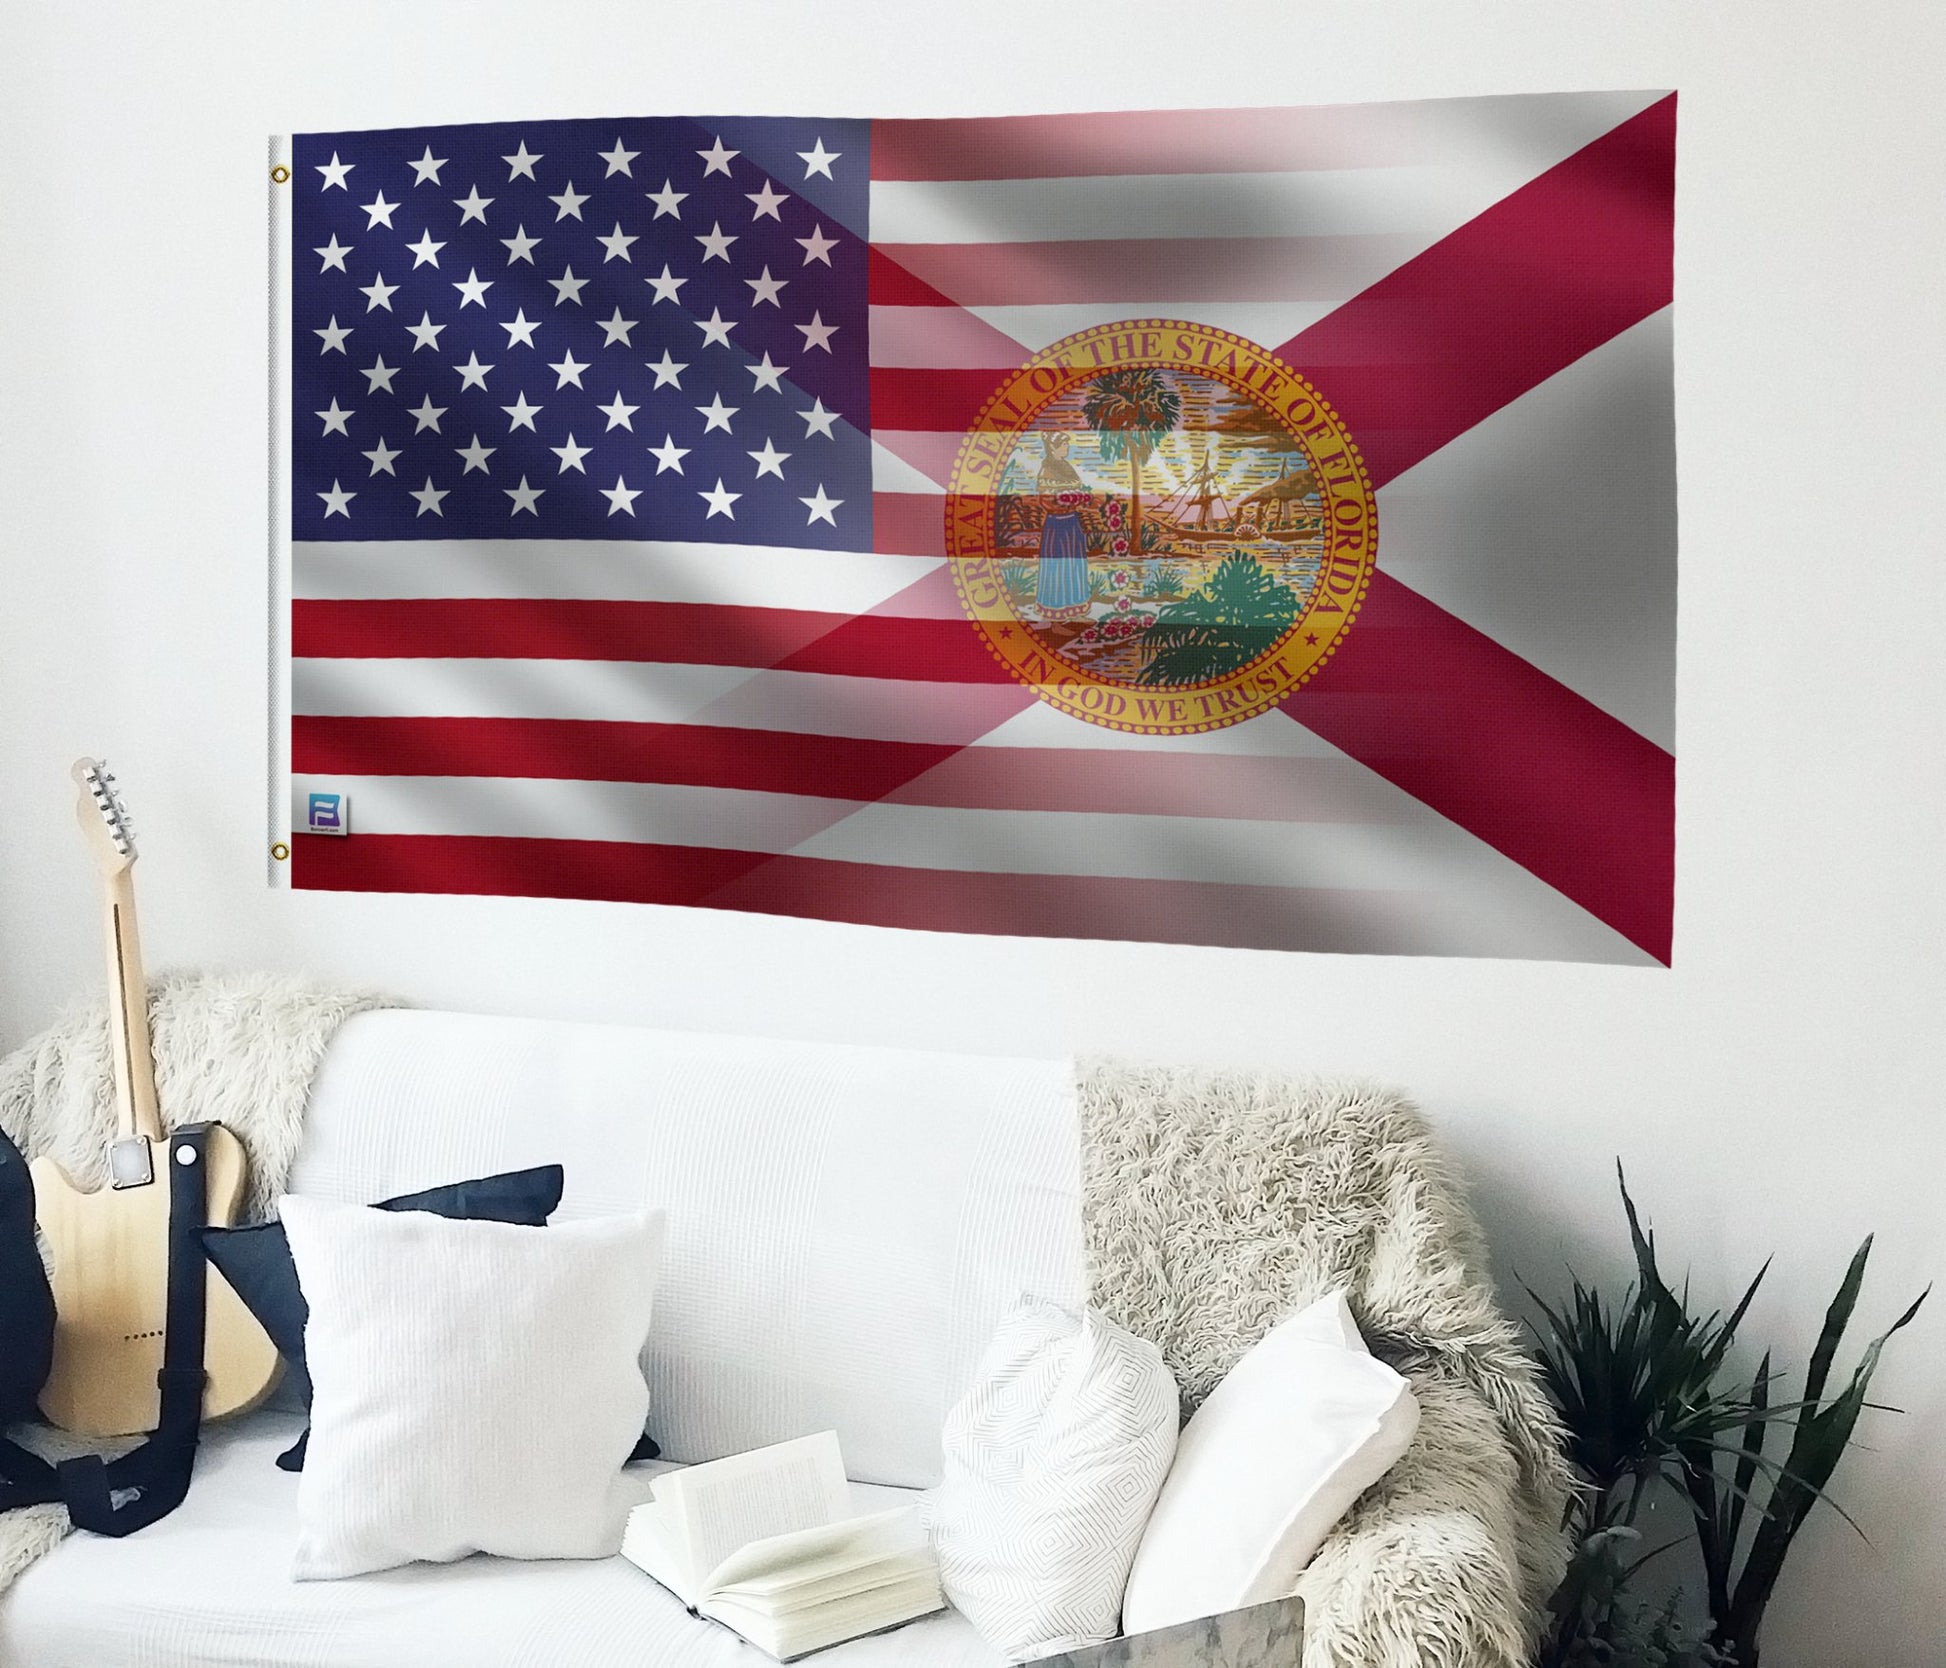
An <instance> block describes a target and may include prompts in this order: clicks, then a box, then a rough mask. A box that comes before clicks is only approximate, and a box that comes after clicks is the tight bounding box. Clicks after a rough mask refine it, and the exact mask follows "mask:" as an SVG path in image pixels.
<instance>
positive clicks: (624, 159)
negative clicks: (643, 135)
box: [595, 133, 642, 179]
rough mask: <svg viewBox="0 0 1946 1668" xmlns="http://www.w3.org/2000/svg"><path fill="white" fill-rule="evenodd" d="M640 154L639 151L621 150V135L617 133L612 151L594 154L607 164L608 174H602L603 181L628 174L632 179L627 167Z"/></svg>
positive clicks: (632, 176)
mask: <svg viewBox="0 0 1946 1668" xmlns="http://www.w3.org/2000/svg"><path fill="white" fill-rule="evenodd" d="M641 154H642V153H641V152H640V151H625V150H623V149H622V138H621V135H620V134H619V133H618V134H616V136H615V148H614V149H613V150H612V151H596V152H595V155H596V156H598V157H600V158H601V159H602V161H603V162H605V163H607V164H608V172H607V173H606V174H603V175H602V176H601V177H602V178H603V179H608V178H610V177H611V176H613V175H615V174H629V177H630V178H631V179H633V178H634V175H633V174H632V173H630V171H629V166H628V165H629V164H630V163H631V162H633V161H634V160H635V159H636V158H637V157H638V156H640V155H641Z"/></svg>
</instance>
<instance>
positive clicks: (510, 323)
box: [500, 307, 541, 347]
mask: <svg viewBox="0 0 1946 1668" xmlns="http://www.w3.org/2000/svg"><path fill="white" fill-rule="evenodd" d="M540 327H541V323H540V320H539V319H530V318H529V317H528V316H527V309H526V308H525V307H523V308H521V309H520V311H519V312H517V313H515V314H514V316H513V317H512V318H510V319H503V320H502V321H501V323H500V328H501V329H502V330H504V331H506V333H507V346H508V347H513V346H514V345H515V344H516V343H517V344H518V345H520V346H521V347H532V346H533V345H534V332H535V331H536V330H538V329H540Z"/></svg>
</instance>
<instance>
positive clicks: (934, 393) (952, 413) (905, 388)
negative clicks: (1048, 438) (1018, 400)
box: [871, 348, 1031, 434]
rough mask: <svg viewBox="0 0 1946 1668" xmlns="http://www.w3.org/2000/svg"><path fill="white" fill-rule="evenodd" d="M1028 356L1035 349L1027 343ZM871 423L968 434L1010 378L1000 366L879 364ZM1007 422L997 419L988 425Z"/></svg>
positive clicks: (885, 427) (875, 427)
mask: <svg viewBox="0 0 1946 1668" xmlns="http://www.w3.org/2000/svg"><path fill="white" fill-rule="evenodd" d="M1020 357H1021V359H1022V361H1023V362H1024V361H1025V360H1027V359H1028V358H1030V357H1031V355H1029V354H1028V352H1027V350H1026V349H1025V348H1023V349H1021V354H1020ZM871 376H872V429H873V432H874V433H877V432H879V431H881V430H891V431H897V430H900V429H906V430H922V429H931V430H933V431H935V432H940V431H944V432H949V433H954V434H965V433H967V432H969V431H970V430H972V429H974V428H976V427H978V426H979V418H980V410H981V408H982V407H983V406H984V405H985V404H986V403H987V401H988V400H990V399H991V398H992V397H993V394H994V391H995V390H996V389H997V388H998V387H999V386H1000V384H1001V382H1002V381H1004V380H1005V378H1004V374H1003V373H1000V372H995V371H961V370H949V369H945V368H940V369H934V368H932V367H930V366H928V367H926V368H924V369H915V368H912V367H909V366H884V365H874V366H873V367H872V371H871ZM1005 426H1008V425H1005V424H1002V423H1000V422H997V421H996V422H994V423H992V424H990V425H989V427H993V428H1000V427H1005Z"/></svg>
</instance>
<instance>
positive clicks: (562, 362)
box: [547, 352, 588, 388]
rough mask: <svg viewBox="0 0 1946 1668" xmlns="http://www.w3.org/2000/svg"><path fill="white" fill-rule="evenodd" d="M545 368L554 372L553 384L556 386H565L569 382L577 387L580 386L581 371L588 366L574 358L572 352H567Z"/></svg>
mask: <svg viewBox="0 0 1946 1668" xmlns="http://www.w3.org/2000/svg"><path fill="white" fill-rule="evenodd" d="M547 368H548V369H549V370H550V371H552V372H553V373H554V377H555V382H554V386H555V387H556V388H565V387H567V385H568V384H569V383H570V382H571V383H573V384H574V385H575V387H577V388H579V387H580V386H581V373H582V372H583V371H585V370H586V369H587V368H588V366H587V363H586V362H585V361H583V360H580V359H577V358H575V356H574V354H573V353H572V352H569V353H567V354H564V355H563V356H562V357H561V358H559V359H557V360H556V361H555V362H554V363H553V364H552V365H549V366H548V367H547Z"/></svg>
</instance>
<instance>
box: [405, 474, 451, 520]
mask: <svg viewBox="0 0 1946 1668" xmlns="http://www.w3.org/2000/svg"><path fill="white" fill-rule="evenodd" d="M452 490H453V489H452V488H451V487H445V488H440V487H436V486H434V485H433V484H432V477H431V476H430V475H428V476H427V477H426V484H425V485H424V486H422V487H417V488H415V489H414V490H413V492H412V493H411V496H412V497H414V498H416V499H418V500H419V510H418V513H419V515H424V514H425V513H426V511H428V510H431V511H432V513H433V514H434V515H437V516H443V515H445V513H446V512H445V511H444V510H442V509H441V508H440V507H439V504H440V500H441V499H443V498H444V497H445V496H446V494H447V493H449V492H451V491H452Z"/></svg>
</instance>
